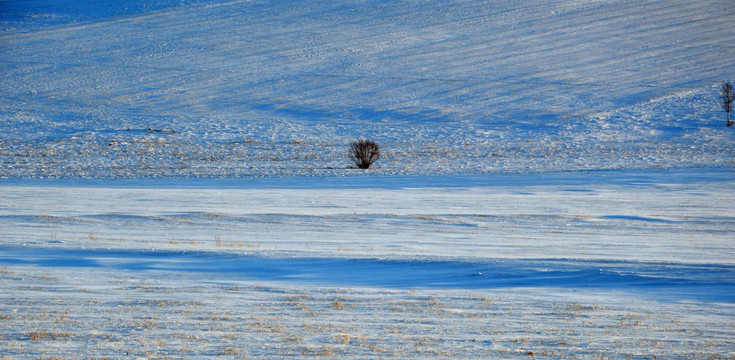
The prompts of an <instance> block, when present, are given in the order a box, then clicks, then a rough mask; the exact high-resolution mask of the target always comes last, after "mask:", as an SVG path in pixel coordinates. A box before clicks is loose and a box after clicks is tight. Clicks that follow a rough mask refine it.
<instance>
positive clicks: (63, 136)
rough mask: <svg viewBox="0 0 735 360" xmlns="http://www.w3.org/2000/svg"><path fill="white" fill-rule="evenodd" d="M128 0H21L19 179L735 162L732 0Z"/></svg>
mask: <svg viewBox="0 0 735 360" xmlns="http://www.w3.org/2000/svg"><path fill="white" fill-rule="evenodd" d="M128 2H131V3H136V4H138V5H137V6H133V5H130V6H129V7H125V8H124V9H122V7H124V6H127V5H125V4H126V3H127V2H121V5H120V6H121V9H119V10H117V11H115V9H106V10H100V11H99V12H100V14H96V13H94V12H92V13H91V14H88V15H87V16H82V15H79V16H77V17H75V16H74V15H68V13H72V12H73V11H69V9H67V11H66V12H64V11H59V14H55V13H52V14H55V16H57V17H60V18H59V19H58V20H56V21H54V20H53V19H49V18H48V17H46V16H44V14H45V13H46V12H48V11H53V8H51V9H48V8H43V7H42V8H41V9H39V10H37V11H35V12H34V11H33V4H34V2H29V5H27V7H28V8H30V10H25V11H26V12H25V13H26V14H28V15H27V16H20V15H22V14H24V12H23V11H21V10H18V9H14V8H13V7H12V6H10V7H9V9H10V10H6V11H8V12H9V14H10V15H14V16H7V17H4V19H3V22H2V26H3V28H4V31H3V32H2V33H1V34H0V60H1V61H0V64H1V65H0V69H1V71H0V76H1V77H2V78H1V79H2V80H1V81H0V100H2V101H0V104H1V105H0V120H1V121H0V133H2V134H4V135H3V137H2V138H1V139H0V163H1V164H2V167H0V176H2V177H6V178H38V177H54V178H117V177H124V178H141V177H240V176H294V175H299V176H310V175H319V176H335V175H336V176H343V175H350V174H353V173H354V172H352V171H350V170H348V169H346V167H347V166H348V165H349V163H348V161H347V157H346V145H347V143H348V142H349V141H350V140H353V139H354V138H356V137H359V136H365V137H370V138H372V139H374V140H376V141H377V142H378V143H380V144H381V145H383V148H384V154H385V156H384V158H383V160H382V161H381V162H380V163H379V164H378V167H377V169H376V170H375V171H374V173H381V174H442V173H497V172H525V171H528V170H532V171H535V172H547V171H551V172H557V171H568V170H590V169H630V168H634V169H648V168H660V167H663V168H691V167H695V168H699V167H711V166H717V167H728V168H731V167H732V166H733V162H732V153H733V150H734V148H733V135H732V131H730V130H731V129H727V128H725V127H724V113H723V112H722V111H721V110H720V109H719V106H718V104H717V89H716V88H717V85H718V83H719V82H720V81H723V80H726V79H729V78H731V77H732V76H733V73H732V61H731V59H732V56H731V55H733V54H735V45H734V44H735V41H733V40H735V30H733V27H732V21H731V20H732V19H733V15H734V14H735V7H734V6H733V4H732V2H731V1H727V0H721V1H690V2H682V1H656V2H646V3H641V2H638V1H604V2H601V1H589V2H580V1H561V2H554V3H549V2H548V1H524V2H522V3H519V2H514V1H502V2H491V3H488V2H483V1H432V2H385V1H370V0H360V1H339V2H319V3H313V2H294V1H267V2H266V1H245V0H242V1H202V2H193V1H179V2H176V1H168V2H164V3H161V5H156V6H152V5H150V4H146V3H145V2H142V1H140V2H134V1H128ZM4 3H7V2H4ZM35 3H36V4H41V5H43V4H45V3H46V2H44V1H36V2H35ZM84 4H86V2H82V5H80V7H81V8H85V5H84ZM177 5H178V6H177ZM39 6H40V5H39ZM87 7H88V8H90V9H94V8H95V7H94V6H92V5H89V6H87ZM4 8H8V5H4ZM136 9H137V11H136ZM11 10H12V11H11ZM62 20H66V21H62ZM149 129H150V130H151V131H150V132H149V131H148V130H149Z"/></svg>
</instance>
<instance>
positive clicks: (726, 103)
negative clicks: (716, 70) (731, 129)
mask: <svg viewBox="0 0 735 360" xmlns="http://www.w3.org/2000/svg"><path fill="white" fill-rule="evenodd" d="M720 99H721V100H722V108H723V109H724V110H725V111H727V126H732V123H731V122H730V110H732V102H733V100H735V90H733V88H732V84H731V83H730V82H729V81H725V82H723V83H722V87H721V88H720Z"/></svg>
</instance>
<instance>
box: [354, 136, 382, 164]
mask: <svg viewBox="0 0 735 360" xmlns="http://www.w3.org/2000/svg"><path fill="white" fill-rule="evenodd" d="M350 159H351V160H352V162H354V163H355V166H357V168H358V169H369V168H370V165H372V164H373V163H374V162H376V161H378V159H380V148H379V147H378V144H376V143H375V142H374V141H371V140H368V139H358V140H356V141H353V142H352V143H351V144H350Z"/></svg>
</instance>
